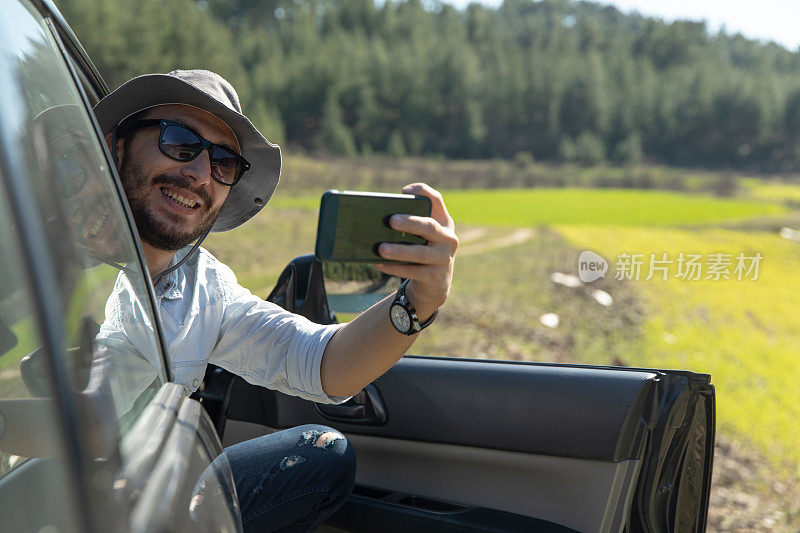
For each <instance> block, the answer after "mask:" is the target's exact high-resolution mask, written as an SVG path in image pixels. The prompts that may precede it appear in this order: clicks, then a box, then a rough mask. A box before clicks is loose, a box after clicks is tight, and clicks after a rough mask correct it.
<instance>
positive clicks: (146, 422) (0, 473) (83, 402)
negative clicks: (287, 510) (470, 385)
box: [0, 0, 241, 532]
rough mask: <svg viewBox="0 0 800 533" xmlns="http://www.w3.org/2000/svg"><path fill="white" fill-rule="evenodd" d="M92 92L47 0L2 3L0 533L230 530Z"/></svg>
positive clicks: (230, 500) (225, 498)
mask: <svg viewBox="0 0 800 533" xmlns="http://www.w3.org/2000/svg"><path fill="white" fill-rule="evenodd" d="M65 41H66V42H67V43H69V45H68V46H67V45H65V44H64V43H65ZM103 91H105V87H104V85H103V84H102V80H100V78H99V76H97V75H96V72H94V71H93V69H92V67H91V62H90V61H89V60H88V58H86V57H85V55H82V51H81V48H80V45H78V44H77V42H76V41H74V37H73V36H72V34H71V32H70V31H69V28H68V27H67V26H66V25H65V23H64V22H63V20H61V18H60V16H59V15H58V13H57V11H55V9H54V7H53V6H52V4H49V3H44V4H42V3H37V4H32V3H30V2H28V0H19V1H18V0H11V1H9V2H5V3H4V4H3V16H2V18H0V267H2V274H3V275H2V276H0V516H1V517H2V519H1V520H0V531H14V532H19V531H81V532H84V531H123V532H124V531H189V530H192V531H196V530H199V531H239V530H241V518H240V516H239V511H238V506H237V499H236V493H235V488H234V486H233V480H232V474H231V472H230V467H229V466H228V465H227V463H226V461H225V456H224V455H221V452H222V448H221V445H220V441H219V439H218V436H217V434H216V432H215V431H214V429H213V426H212V425H211V423H210V420H209V419H208V417H207V415H206V414H205V413H204V411H203V410H202V407H201V406H200V404H199V403H197V402H196V401H193V400H190V399H188V398H186V396H185V394H184V392H183V389H182V388H181V387H179V386H177V385H175V384H172V383H169V377H170V376H169V375H168V370H167V366H166V364H165V358H164V347H163V342H162V336H161V328H160V325H159V319H158V315H157V313H156V312H155V311H154V305H153V303H154V299H153V293H152V286H151V284H150V281H149V275H148V273H147V270H146V268H145V264H144V261H143V258H142V254H141V250H140V248H139V246H138V243H137V240H136V237H135V231H134V226H133V224H132V220H131V217H130V214H129V212H128V209H127V204H126V203H125V201H124V195H123V194H122V190H121V186H120V184H119V181H118V179H117V178H116V177H115V175H114V174H113V171H112V170H111V168H112V167H111V165H110V164H109V157H108V153H107V151H106V150H105V146H104V143H103V141H102V136H101V135H100V134H99V130H98V128H97V125H96V122H95V121H94V119H93V115H92V113H91V108H90V103H91V101H92V100H96V99H97V98H98V97H99V96H101V95H102V93H103Z"/></svg>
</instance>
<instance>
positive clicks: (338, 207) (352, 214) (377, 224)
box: [314, 190, 431, 263]
mask: <svg viewBox="0 0 800 533" xmlns="http://www.w3.org/2000/svg"><path fill="white" fill-rule="evenodd" d="M394 214H403V215H417V216H422V217H429V216H431V201H430V199H429V198H427V197H425V196H412V195H410V194H388V193H375V192H358V191H337V190H330V191H326V192H325V194H323V195H322V202H321V203H320V208H319V224H318V226H317V245H316V248H315V252H314V253H315V255H316V256H317V259H319V260H320V261H332V262H341V263H403V262H404V261H391V260H388V259H384V258H382V257H381V256H380V255H378V245H379V244H380V243H382V242H391V243H401V244H428V241H426V240H425V239H423V238H422V237H419V236H417V235H412V234H409V233H403V232H400V231H397V230H394V229H392V228H391V227H390V226H389V217H391V216H392V215H394Z"/></svg>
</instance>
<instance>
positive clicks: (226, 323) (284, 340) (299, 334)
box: [99, 246, 349, 403]
mask: <svg viewBox="0 0 800 533" xmlns="http://www.w3.org/2000/svg"><path fill="white" fill-rule="evenodd" d="M190 249H191V246H187V247H186V248H184V249H182V250H180V251H179V252H178V253H177V254H176V256H175V258H174V259H173V262H172V263H171V265H174V264H175V263H176V262H177V261H178V260H180V259H181V258H182V257H183V256H184V255H185V254H186V253H188V251H189V250H190ZM131 290H132V289H131V287H130V283H129V282H128V281H127V280H126V275H125V274H124V273H123V272H121V273H120V274H119V276H118V278H117V282H116V284H115V287H114V292H113V294H112V295H111V297H110V298H109V300H108V302H107V303H106V320H105V323H104V324H103V326H102V327H101V332H100V335H99V338H100V339H102V341H101V342H105V343H106V344H110V345H112V346H111V347H112V348H113V344H117V346H121V345H122V344H126V341H127V342H130V343H131V344H132V345H133V347H137V346H142V344H144V345H145V346H152V344H153V343H152V341H149V342H148V341H139V340H138V339H137V337H140V336H141V335H142V334H143V333H144V334H146V333H147V331H148V330H150V331H152V328H151V327H148V326H149V325H148V324H145V323H143V321H142V318H143V317H144V316H145V313H142V311H141V304H140V303H139V302H138V299H137V298H136V297H135V295H132V294H131ZM155 293H156V299H157V301H158V307H159V311H160V313H161V322H162V325H163V329H164V335H165V340H166V345H167V351H168V354H167V360H168V362H169V365H170V367H171V370H172V376H173V377H172V381H174V382H175V383H178V384H180V385H182V386H183V388H184V390H185V391H186V393H187V394H191V393H192V392H194V391H195V390H196V389H197V387H198V385H199V384H200V382H201V381H202V380H203V376H204V375H205V371H206V365H207V364H208V363H213V364H215V365H217V366H219V367H222V368H224V369H225V370H228V371H229V372H232V373H234V374H237V375H239V376H242V377H243V378H244V379H245V380H246V381H248V382H250V383H253V384H255V385H261V386H264V387H267V388H269V389H275V390H278V391H280V392H283V393H286V394H290V395H293V396H299V397H301V398H305V399H308V400H312V401H315V402H321V403H341V402H343V401H345V400H347V399H348V398H349V397H347V396H329V395H327V394H326V393H325V391H324V390H323V389H322V381H321V379H320V365H321V362H322V355H323V353H324V351H325V347H326V346H327V344H328V341H329V340H330V339H331V337H332V336H333V334H334V333H335V332H336V331H337V330H338V329H339V328H341V327H342V326H343V324H332V325H327V326H323V325H319V324H315V323H313V322H311V321H310V320H307V319H306V318H304V317H302V316H299V315H296V314H293V313H289V312H288V311H285V310H284V309H282V308H281V307H279V306H277V305H275V304H273V303H270V302H267V301H265V300H263V299H261V298H259V297H257V296H255V295H253V294H252V293H251V292H250V291H249V290H247V289H245V288H244V287H242V286H241V285H239V284H238V282H237V281H236V276H235V275H234V274H233V271H232V270H231V269H230V268H229V267H228V266H226V265H224V264H223V263H221V262H220V261H218V260H217V259H216V258H215V257H214V256H213V255H211V254H210V253H209V252H208V251H206V250H204V249H203V248H200V249H199V250H198V251H197V253H195V254H193V255H192V257H190V258H189V259H188V260H187V261H186V262H185V263H184V264H182V265H181V266H180V267H179V268H178V269H176V270H174V271H173V272H171V273H170V274H168V275H167V276H164V278H162V279H161V280H160V281H159V283H158V285H157V286H156V287H155ZM123 332H124V333H123ZM151 335H152V333H151ZM151 349H152V348H149V350H151ZM135 351H136V352H139V354H140V357H141V356H144V357H147V355H145V354H146V352H143V351H142V350H140V349H136V350H135ZM129 377H133V376H129ZM146 379H147V378H146V377H143V379H142V381H146ZM151 380H152V378H151Z"/></svg>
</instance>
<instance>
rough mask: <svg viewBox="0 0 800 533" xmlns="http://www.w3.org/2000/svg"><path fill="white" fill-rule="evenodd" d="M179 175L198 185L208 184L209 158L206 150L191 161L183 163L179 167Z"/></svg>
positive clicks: (209, 177)
mask: <svg viewBox="0 0 800 533" xmlns="http://www.w3.org/2000/svg"><path fill="white" fill-rule="evenodd" d="M181 174H183V175H184V176H186V177H187V178H191V179H193V180H194V181H196V182H197V184H198V185H201V186H202V185H206V184H210V183H211V179H212V178H211V156H210V154H209V153H208V150H203V151H202V152H200V154H199V155H198V156H197V157H195V158H194V159H192V160H191V161H186V162H184V163H183V164H182V165H181Z"/></svg>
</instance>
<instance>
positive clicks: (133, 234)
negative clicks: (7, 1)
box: [45, 15, 173, 382]
mask: <svg viewBox="0 0 800 533" xmlns="http://www.w3.org/2000/svg"><path fill="white" fill-rule="evenodd" d="M45 24H46V25H47V27H48V28H49V30H50V33H51V34H52V36H53V39H54V40H55V42H56V45H57V46H58V49H59V51H60V52H61V56H62V58H63V60H64V62H65V63H66V65H67V68H68V70H69V73H70V76H71V77H72V81H73V83H74V85H75V87H76V88H77V90H78V93H79V94H80V97H81V100H82V101H83V105H84V108H85V109H86V110H87V111H88V114H89V118H90V120H91V123H92V127H93V128H94V133H95V138H96V139H97V142H98V143H99V144H100V147H101V149H102V153H103V157H104V158H105V164H106V167H107V168H108V169H109V170H110V172H111V175H112V180H111V181H112V182H113V187H114V193H115V194H116V195H117V198H119V200H120V203H121V205H122V209H123V212H124V216H125V224H126V226H127V229H128V235H129V236H130V238H131V239H132V240H133V245H134V248H135V250H136V259H135V260H136V261H137V262H138V263H137V264H138V266H139V268H141V272H148V270H147V263H146V261H145V258H144V251H143V250H142V244H141V240H140V239H139V232H138V230H137V229H136V224H135V222H134V220H133V215H132V214H131V210H130V206H129V205H128V198H127V196H125V191H124V190H123V188H122V181H121V180H120V177H119V174H118V173H117V168H116V166H115V164H114V161H113V159H112V157H111V153H110V152H109V151H108V146H107V145H106V142H105V138H104V136H103V132H102V130H101V129H100V125H99V123H98V122H97V117H95V115H94V110H93V109H92V104H91V102H90V99H89V97H88V95H87V94H86V90H85V89H86V83H84V82H88V83H89V85H90V87H91V88H92V89H93V90H94V96H95V97H96V98H97V99H98V100H99V99H101V98H103V97H104V96H106V95H107V94H108V92H109V91H108V87H107V86H106V84H105V82H104V81H103V79H102V78H101V77H100V74H99V73H98V72H97V70H96V69H95V68H94V65H93V64H92V62H91V60H90V59H89V58H88V56H86V52H85V51H84V50H83V48H82V47H81V46H80V44H79V43H78V42H77V39H75V35H74V34H73V33H72V30H69V27H68V26H66V23H65V22H64V21H63V19H61V20H60V24H56V22H55V21H54V19H53V17H52V16H50V15H47V16H45ZM65 28H66V29H65ZM60 29H61V31H60ZM62 31H63V33H65V35H66V37H67V38H68V39H69V40H70V42H71V43H72V46H71V47H67V46H66V44H65V42H64V40H63V39H62ZM71 52H72V53H77V54H78V56H79V58H80V60H76V59H75V58H73V56H72V53H71ZM80 65H83V67H84V68H85V69H88V70H89V72H86V71H85V70H84V68H82V69H81V70H78V68H79V66H80ZM92 80H94V81H92ZM98 80H99V81H98ZM144 277H145V278H146V280H145V285H146V287H147V299H148V303H149V305H150V309H151V311H152V315H153V326H154V331H155V335H156V337H157V339H156V341H157V343H158V346H159V348H160V350H161V354H160V359H161V365H162V368H161V369H160V372H159V374H160V376H161V378H162V380H163V381H165V382H166V381H169V382H171V381H172V379H173V375H172V368H171V367H170V365H169V362H168V361H167V353H168V352H167V345H166V342H165V336H164V329H163V326H162V324H161V314H160V313H159V311H158V302H157V300H156V297H155V291H154V289H153V283H152V280H151V279H150V277H149V276H144Z"/></svg>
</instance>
